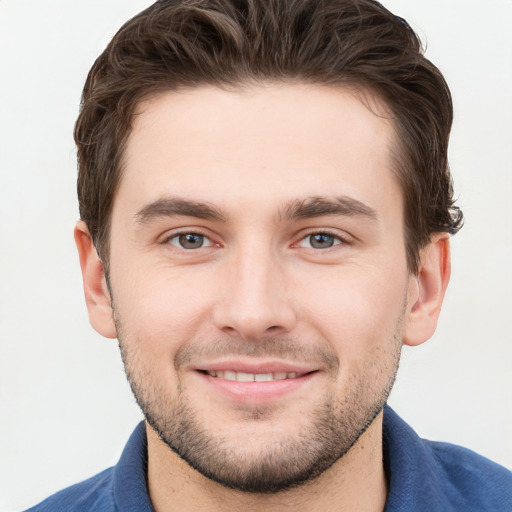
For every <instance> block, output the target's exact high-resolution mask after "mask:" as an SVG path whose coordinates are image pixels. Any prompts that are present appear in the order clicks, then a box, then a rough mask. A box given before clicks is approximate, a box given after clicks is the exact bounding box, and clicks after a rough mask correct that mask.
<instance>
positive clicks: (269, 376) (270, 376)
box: [206, 370, 301, 382]
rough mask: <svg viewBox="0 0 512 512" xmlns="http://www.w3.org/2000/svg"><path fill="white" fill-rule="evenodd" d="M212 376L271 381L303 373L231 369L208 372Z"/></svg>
mask: <svg viewBox="0 0 512 512" xmlns="http://www.w3.org/2000/svg"><path fill="white" fill-rule="evenodd" d="M206 373H207V374H208V375H209V376H210V377H217V378H219V379H225V380H233V381H238V382H270V381H273V380H285V379H296V378H297V377H300V375H301V374H299V373H296V372H288V373H285V372H276V373H245V372H233V371H231V370H225V371H212V372H206Z"/></svg>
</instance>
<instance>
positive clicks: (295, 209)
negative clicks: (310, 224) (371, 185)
mask: <svg viewBox="0 0 512 512" xmlns="http://www.w3.org/2000/svg"><path fill="white" fill-rule="evenodd" d="M324 215H342V216H346V217H366V218H368V219H370V220H374V221H375V220H377V212H376V211H375V210H374V209H373V208H371V207H370V206H368V205H367V204H365V203H362V202H361V201H358V200H357V199H354V198H351V197H347V196H342V197H336V198H326V197H318V196H315V197H308V198H306V199H302V200H300V199H297V200H295V201H292V202H291V203H290V204H289V205H287V206H286V208H285V209H284V210H283V212H282V213H281V215H280V217H281V218H284V219H287V220H294V219H307V218H312V217H322V216H324Z"/></svg>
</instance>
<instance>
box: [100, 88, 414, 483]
mask: <svg viewBox="0 0 512 512" xmlns="http://www.w3.org/2000/svg"><path fill="white" fill-rule="evenodd" d="M376 105H377V107H376V108H378V103H376ZM372 110H375V109H372ZM392 139H393V127H392V125H391V124H390V123H389V121H388V120H386V119H385V118H384V117H382V116H381V117H379V116H377V115H375V114H374V113H372V112H371V111H370V110H369V109H368V108H367V107H366V106H365V105H364V104H363V102H362V101H361V100H360V99H358V98H356V97H355V96H354V95H352V94H350V93H349V92H347V91H344V90H343V89H339V88H337V89H329V88H326V87H321V86H316V87H314V86H305V85H281V86H277V85H276V86H267V87H254V88H247V89H244V90H239V91H235V92H233V91H231V92H228V91H222V90H220V89H217V88H207V87H200V88H197V89H193V90H185V91H182V92H179V93H177V92H168V93H163V94H160V95H159V96H156V97H153V98H151V99H150V100H147V101H145V102H143V103H141V104H140V105H139V107H138V111H137V115H136V117H135V121H134V126H133V132H132V133H131V135H130V138H129V140H128V144H127V148H126V154H125V167H124V170H123V176H122V180H121V183H120V187H119V189H118V191H117V193H116V196H115V200H114V205H113V213H112V222H111V245H110V247H111V254H110V286H111V291H112V300H113V309H114V320H115V326H116V329H117V334H118V337H119V341H120V346H121V349H122V354H123V359H124V362H125V366H126V371H127V374H128V377H129V380H130V383H131V385H132V389H133V391H134V393H135V395H136V398H137V400H138V402H139V404H140V405H141V407H142V409H143V410H144V413H145V415H146V419H147V420H148V422H149V424H150V425H151V426H152V428H153V429H154V430H155V431H156V432H157V433H158V434H159V435H160V437H161V438H162V440H163V441H164V442H165V443H167V445H168V446H169V447H170V448H171V449H172V450H174V451H175V452H176V453H177V454H178V455H180V457H182V458H183V459H184V460H186V461H187V462H188V463H189V464H190V465H191V466H192V467H193V468H195V469H197V470H198V471H199V472H201V473H202V474H203V475H205V476H207V477H209V478H211V479H213V480H215V481H217V482H220V483H222V484H224V485H225V486H228V487H233V488H236V489H240V490H244V491H250V492H273V491H278V490H282V489H285V488H288V487H290V486H295V485H298V484H300V483H302V482H304V481H306V480H308V479H311V478H314V477H316V476H318V475H319V474H321V473H322V472H323V471H325V470H326V469H327V468H328V467H330V466H331V465H332V464H334V463H336V461H338V460H339V459H340V458H341V457H342V456H343V455H344V454H345V453H346V452H347V451H348V450H349V449H350V448H351V447H352V446H353V444H354V443H355V442H356V441H357V440H358V438H359V437H360V436H361V435H362V434H363V433H364V431H365V430H366V428H367V427H368V426H369V425H370V424H371V423H372V421H373V420H374V418H375V417H376V416H377V415H378V414H379V412H380V411H381V410H382V407H383V405H384V403H385V401H386V399H387V396H388V394H389V391H390V389H391V386H392V383H393V380H394V376H395V372H396V369H397V366H398V359H399V353H400V347H401V344H402V335H403V329H404V322H405V315H406V313H405V312H406V311H408V310H409V309H410V302H411V299H410V296H411V293H410V289H411V283H412V282H413V281H414V279H412V277H411V276H410V275H409V273H408V271H407V262H406V251H405V242H404V237H403V218H402V197H401V191H400V188H399V185H398V183H397V181H396V179H395V177H394V175H393V172H392V168H391V158H390V147H391V144H392Z"/></svg>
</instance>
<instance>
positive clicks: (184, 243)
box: [168, 233, 212, 250]
mask: <svg viewBox="0 0 512 512" xmlns="http://www.w3.org/2000/svg"><path fill="white" fill-rule="evenodd" d="M168 242H169V243H170V244H171V245H174V246H176V247H179V248H180V249H188V250H190V249H201V248H202V247H209V246H211V245H212V242H211V240H210V239H209V238H208V237H206V236H204V235H201V234H200V233H178V234H176V235H174V236H172V237H171V238H169V239H168Z"/></svg>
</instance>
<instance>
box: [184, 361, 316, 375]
mask: <svg viewBox="0 0 512 512" xmlns="http://www.w3.org/2000/svg"><path fill="white" fill-rule="evenodd" d="M193 369H194V370H196V371H205V372H222V371H233V372H243V373H253V374H261V373H298V374H304V373H310V372H313V371H315V370H318V369H319V368H318V367H312V366H310V365H305V364H297V363H291V362H286V361H257V362H255V361H253V362H250V361H235V360H222V361H211V362H205V363H204V364H199V365H197V366H194V368H193Z"/></svg>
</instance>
